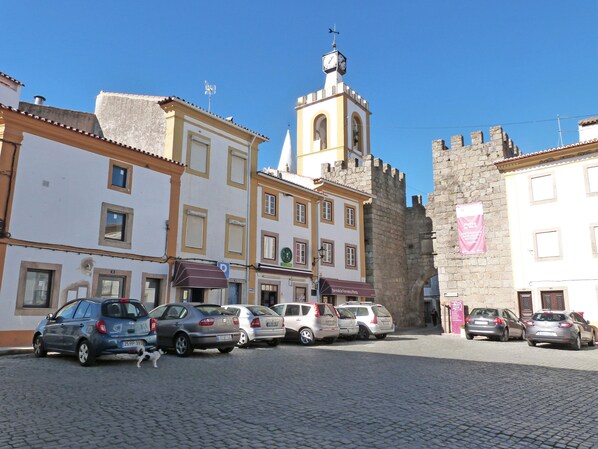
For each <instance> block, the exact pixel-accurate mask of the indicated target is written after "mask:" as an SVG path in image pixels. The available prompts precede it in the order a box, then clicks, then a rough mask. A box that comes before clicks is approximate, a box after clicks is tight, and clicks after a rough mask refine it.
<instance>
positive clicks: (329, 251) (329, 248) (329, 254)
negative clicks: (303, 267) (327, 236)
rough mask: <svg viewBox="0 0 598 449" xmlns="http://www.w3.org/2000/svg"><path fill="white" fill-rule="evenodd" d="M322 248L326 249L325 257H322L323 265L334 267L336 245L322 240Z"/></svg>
mask: <svg viewBox="0 0 598 449" xmlns="http://www.w3.org/2000/svg"><path fill="white" fill-rule="evenodd" d="M321 247H322V248H324V257H322V264H324V265H334V243H333V242H330V241H326V240H322V246H321Z"/></svg>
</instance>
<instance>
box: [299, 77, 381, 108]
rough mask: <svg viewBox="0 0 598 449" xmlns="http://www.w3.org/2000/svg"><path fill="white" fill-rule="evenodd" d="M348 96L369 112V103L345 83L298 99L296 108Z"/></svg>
mask: <svg viewBox="0 0 598 449" xmlns="http://www.w3.org/2000/svg"><path fill="white" fill-rule="evenodd" d="M343 93H344V94H345V95H348V96H349V97H350V98H351V99H352V100H353V101H355V103H357V104H359V105H361V106H362V107H363V108H364V109H365V110H366V111H367V110H369V103H368V102H367V100H366V99H365V98H363V97H362V96H361V95H359V94H358V93H357V92H355V91H354V90H353V89H351V88H350V87H349V86H347V85H346V84H345V83H338V84H336V85H334V86H330V87H327V88H324V89H320V90H317V91H315V92H312V93H309V94H307V95H304V96H302V97H299V98H298V99H297V105H296V106H295V107H296V108H300V107H304V106H307V105H309V104H312V103H316V102H318V101H321V100H324V99H326V98H330V97H334V96H335V95H339V94H343Z"/></svg>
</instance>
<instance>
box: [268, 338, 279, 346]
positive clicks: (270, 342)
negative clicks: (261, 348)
mask: <svg viewBox="0 0 598 449" xmlns="http://www.w3.org/2000/svg"><path fill="white" fill-rule="evenodd" d="M279 343H280V338H273V339H272V340H268V341H267V342H266V344H267V345H268V346H278V344H279Z"/></svg>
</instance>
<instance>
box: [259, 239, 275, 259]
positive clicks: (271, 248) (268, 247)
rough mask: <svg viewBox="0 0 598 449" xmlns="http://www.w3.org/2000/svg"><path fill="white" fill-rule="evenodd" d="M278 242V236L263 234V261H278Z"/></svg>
mask: <svg viewBox="0 0 598 449" xmlns="http://www.w3.org/2000/svg"><path fill="white" fill-rule="evenodd" d="M276 240H277V236H276V235H272V234H262V259H265V260H267V261H270V262H272V261H276Z"/></svg>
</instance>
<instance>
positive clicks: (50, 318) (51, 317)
mask: <svg viewBox="0 0 598 449" xmlns="http://www.w3.org/2000/svg"><path fill="white" fill-rule="evenodd" d="M53 319H54V314H53V313H48V314H47V315H46V320H48V321H52V320H53Z"/></svg>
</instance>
